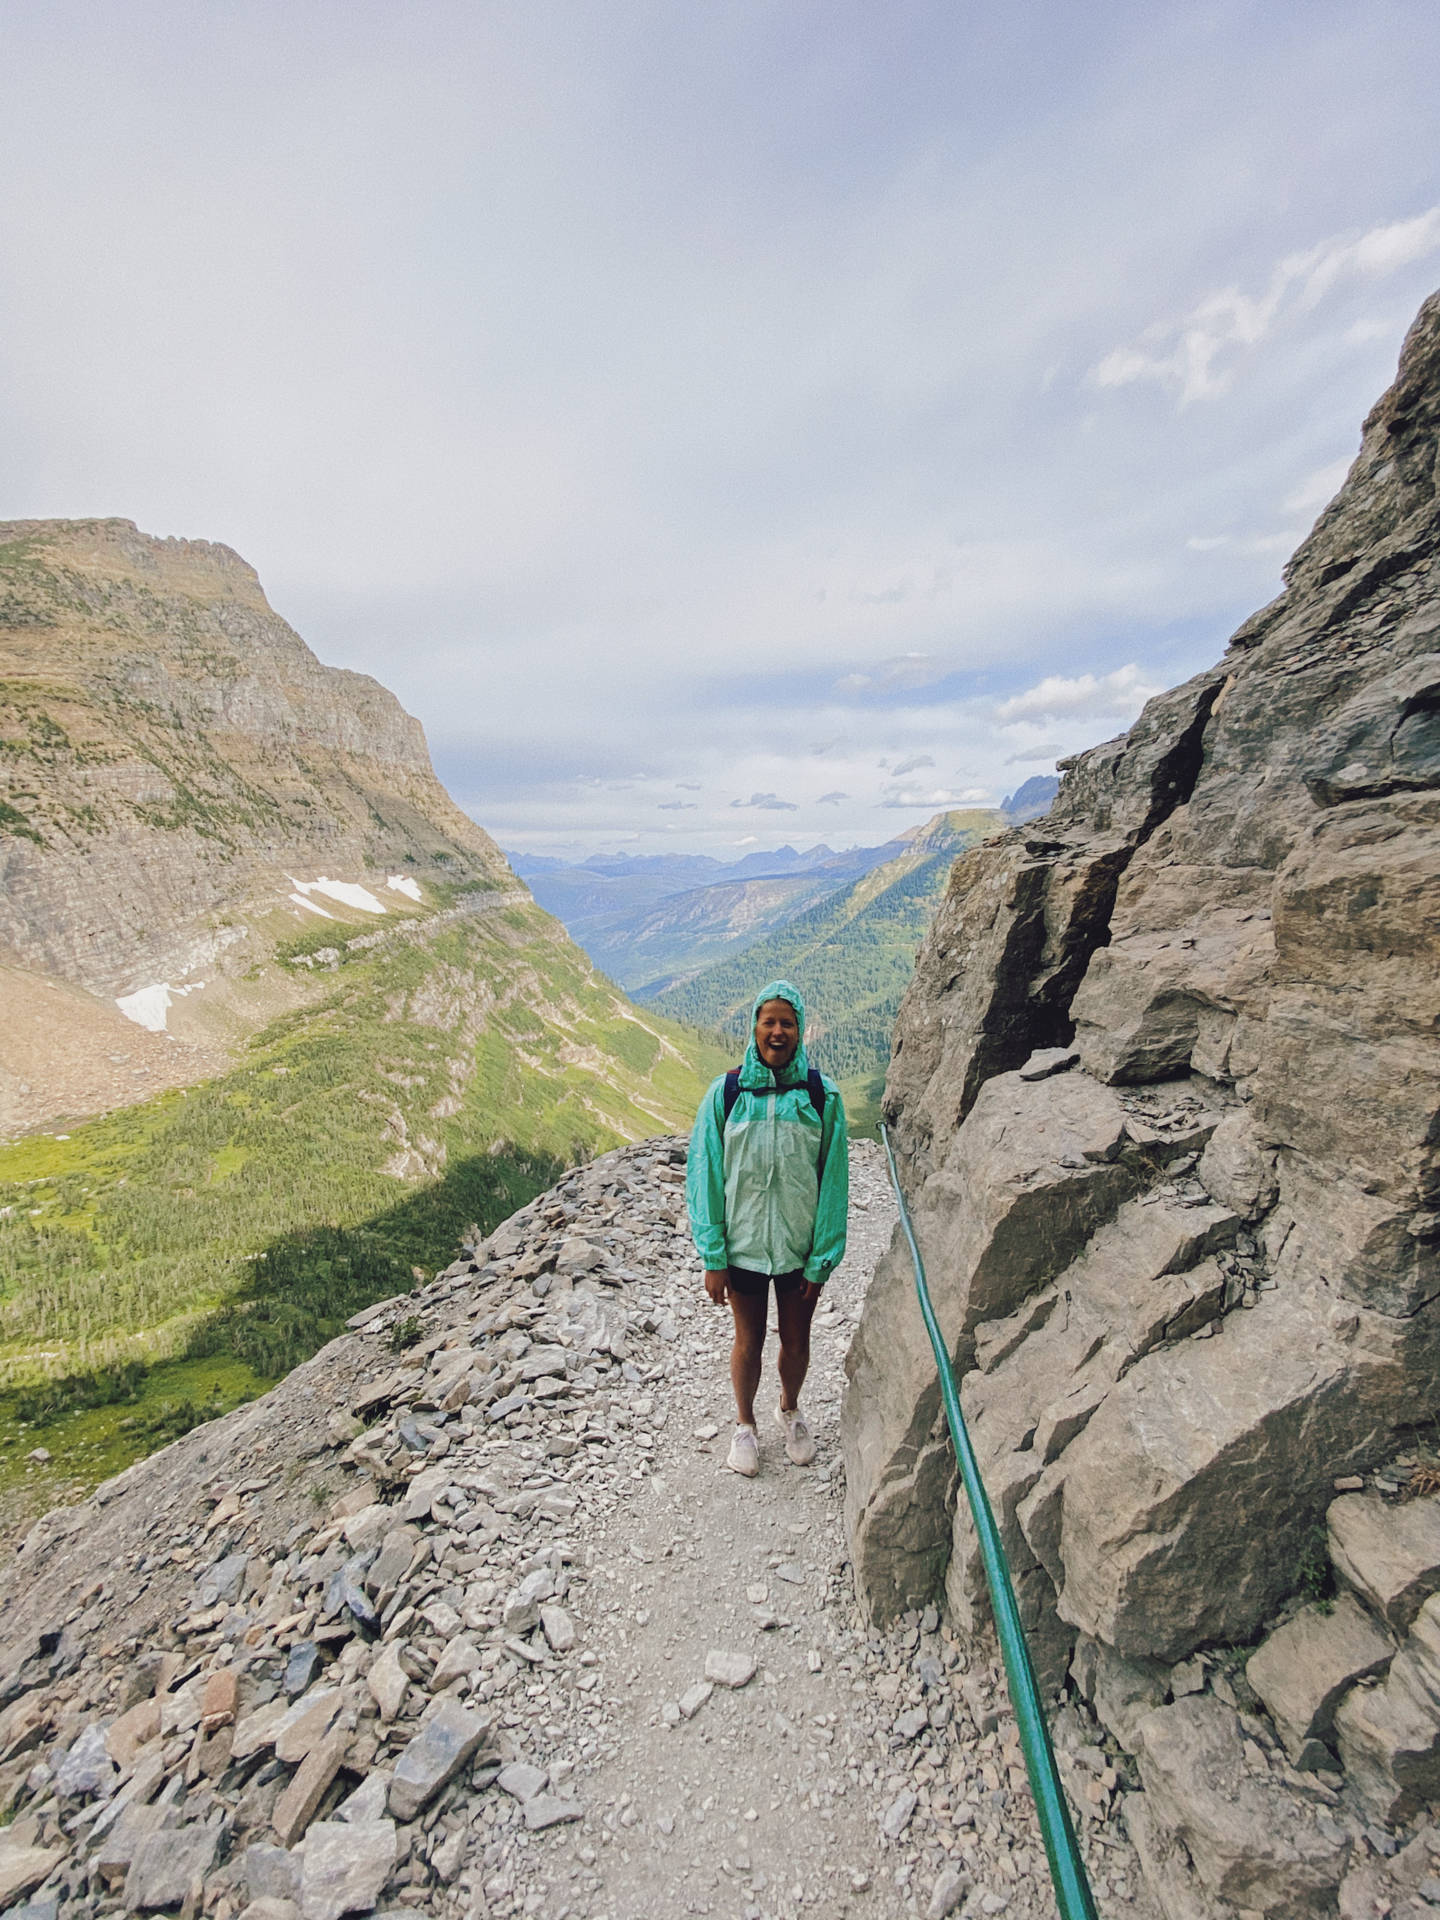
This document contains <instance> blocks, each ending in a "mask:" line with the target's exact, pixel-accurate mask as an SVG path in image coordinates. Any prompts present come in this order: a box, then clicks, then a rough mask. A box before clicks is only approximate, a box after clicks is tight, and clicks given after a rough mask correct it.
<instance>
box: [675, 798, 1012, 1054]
mask: <svg viewBox="0 0 1440 1920" xmlns="http://www.w3.org/2000/svg"><path fill="white" fill-rule="evenodd" d="M1003 824H1004V823H1003V821H1002V820H1001V818H1000V816H999V815H998V814H996V813H991V812H971V813H943V814H939V815H937V816H936V818H935V819H934V820H932V821H930V822H929V823H928V824H927V825H926V826H925V827H923V828H922V829H921V830H920V832H919V833H918V834H916V835H915V837H914V838H913V840H912V841H911V843H910V846H909V848H908V849H907V851H906V852H905V853H903V854H900V855H899V856H897V857H896V858H895V859H893V860H889V861H887V862H886V863H885V864H884V865H883V866H879V867H876V868H875V869H874V870H873V871H872V872H870V873H867V874H866V875H865V876H864V877H863V878H862V879H860V880H857V881H855V882H854V883H853V884H852V885H851V886H848V887H846V888H844V889H843V890H842V891H841V892H840V893H838V894H835V895H833V896H831V897H830V898H828V899H826V900H823V901H821V902H820V903H819V904H818V905H817V906H814V907H811V908H809V909H808V910H807V911H805V912H803V913H800V914H797V915H796V916H795V918H794V919H792V920H789V921H787V922H786V924H785V925H784V926H783V927H781V928H779V929H778V930H776V931H775V932H773V933H771V934H768V935H767V936H766V937H765V938H764V939H762V940H758V941H756V942H754V943H753V944H752V945H750V946H747V947H745V948H744V949H743V950H742V951H741V952H739V953H736V954H731V955H728V956H727V957H726V958H725V959H723V960H721V961H719V962H718V963H717V964H716V965H714V966H711V967H707V968H706V969H705V970H704V972H702V973H699V974H697V975H696V976H695V978H694V979H692V980H689V981H686V982H685V983H684V984H683V985H680V986H676V987H671V988H667V989H666V990H665V991H664V992H662V993H659V994H657V995H655V996H654V997H653V998H649V999H647V1000H646V1002H645V1004H646V1005H647V1006H649V1007H652V1008H654V1009H655V1010H656V1011H658V1012H663V1013H666V1014H668V1015H669V1016H670V1017H671V1018H673V1019H676V1020H681V1021H685V1022H688V1023H689V1024H691V1025H694V1026H701V1027H708V1028H711V1029H713V1030H717V1031H719V1032H720V1033H721V1034H723V1035H724V1036H726V1038H727V1040H729V1041H730V1042H731V1047H732V1052H733V1050H734V1048H735V1047H736V1046H738V1045H740V1044H742V1043H743V1041H744V1038H745V1032H746V1027H747V1023H748V1019H749V1011H750V1003H751V1000H752V998H753V996H754V994H755V991H756V989H757V988H758V987H761V986H763V985H764V984H765V982H766V981H767V980H772V979H777V978H784V979H789V980H793V981H794V983H795V985H796V986H798V987H799V988H800V990H801V992H802V993H803V994H804V995H805V999H806V1005H807V1007H808V1009H809V1019H810V1024H809V1029H808V1033H807V1045H808V1046H809V1048H810V1050H811V1052H812V1056H813V1059H814V1062H815V1064H816V1065H817V1066H819V1067H822V1068H823V1069H824V1070H825V1071H826V1072H827V1073H829V1074H831V1075H832V1076H833V1077H834V1078H835V1079H837V1080H841V1081H856V1080H859V1079H861V1078H863V1077H868V1076H873V1075H875V1074H876V1073H879V1072H882V1071H883V1069H884V1065H885V1062H886V1061H887V1060H888V1059H889V1057H890V1030H891V1028H892V1027H893V1025H894V1023H895V1014H896V1010H897V1009H898V1007H899V1005H900V997H901V995H902V994H903V993H904V991H905V988H906V985H907V984H908V982H909V979H910V975H911V972H912V970H913V967H914V962H915V950H916V948H917V946H918V945H919V943H920V940H921V938H922V936H923V934H924V931H925V928H926V927H927V926H928V924H929V921H930V916H931V914H932V913H933V912H934V910H935V903H936V901H937V900H938V898H939V896H940V893H941V891H942V889H943V888H944V885H945V881H946V878H947V877H948V875H949V872H950V868H951V865H952V864H953V862H954V859H955V856H956V855H957V854H958V853H960V852H962V851H963V850H964V849H965V848H966V847H968V846H973V845H974V843H975V842H976V841H977V840H982V839H984V838H986V837H987V836H988V835H989V834H991V833H994V832H996V831H997V830H998V829H999V828H1000V827H1001V826H1002V825H1003Z"/></svg>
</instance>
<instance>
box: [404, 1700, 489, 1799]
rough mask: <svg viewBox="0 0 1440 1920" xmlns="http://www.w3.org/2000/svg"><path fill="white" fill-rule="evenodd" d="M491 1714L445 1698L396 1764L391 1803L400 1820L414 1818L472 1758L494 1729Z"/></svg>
mask: <svg viewBox="0 0 1440 1920" xmlns="http://www.w3.org/2000/svg"><path fill="white" fill-rule="evenodd" d="M491 1724H492V1721H491V1716H490V1715H489V1714H481V1713H472V1712H471V1711H470V1710H469V1709H468V1708H466V1707H462V1706H461V1705H460V1703H459V1701H458V1700H455V1701H452V1700H447V1701H445V1702H444V1703H443V1704H442V1705H441V1707H440V1708H439V1709H438V1711H436V1712H435V1713H434V1714H432V1715H431V1717H430V1719H429V1720H427V1721H426V1722H425V1724H424V1725H423V1726H422V1727H421V1729H420V1731H419V1733H417V1734H416V1735H415V1737H414V1739H413V1740H411V1742H410V1744H409V1746H407V1747H406V1749H405V1751H404V1752H403V1753H402V1754H401V1756H400V1758H399V1760H398V1761H397V1762H396V1764H395V1772H394V1774H393V1776H392V1777H391V1781H390V1798H389V1806H390V1811H391V1813H392V1814H393V1815H394V1816H395V1818H396V1819H397V1820H413V1819H414V1818H415V1816H416V1814H417V1813H419V1812H420V1810H421V1809H422V1808H423V1807H427V1806H429V1804H430V1802H431V1801H432V1800H433V1799H434V1798H435V1795H436V1794H437V1793H439V1791H440V1789H441V1788H442V1787H443V1786H446V1785H447V1784H448V1783H449V1782H450V1781H451V1780H453V1779H454V1777H455V1775H456V1774H457V1773H458V1772H459V1771H460V1769H461V1768H462V1767H463V1766H465V1765H466V1763H467V1762H468V1761H470V1760H471V1759H473V1758H474V1756H475V1754H476V1753H477V1752H478V1750H479V1748H480V1745H481V1742H482V1741H483V1740H484V1738H485V1736H486V1734H487V1733H488V1732H489V1731H490V1727H491Z"/></svg>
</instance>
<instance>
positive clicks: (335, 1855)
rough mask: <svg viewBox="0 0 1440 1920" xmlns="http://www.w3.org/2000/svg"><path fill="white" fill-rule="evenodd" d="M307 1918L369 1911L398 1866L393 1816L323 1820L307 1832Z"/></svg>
mask: <svg viewBox="0 0 1440 1920" xmlns="http://www.w3.org/2000/svg"><path fill="white" fill-rule="evenodd" d="M304 1851H305V1865H304V1868H303V1870H302V1875H301V1881H300V1911H301V1914H302V1915H303V1916H304V1920H340V1916H341V1914H344V1913H369V1912H370V1911H371V1909H372V1908H373V1907H374V1906H375V1904H376V1902H377V1901H378V1900H379V1898H380V1894H381V1891H382V1889H383V1888H384V1885H385V1882H386V1881H387V1880H388V1879H389V1877H390V1875H391V1872H392V1871H393V1869H394V1866H395V1853H396V1840H395V1823H394V1821H393V1820H363V1821H357V1820H350V1821H343V1822H342V1821H339V1820H319V1821H317V1822H316V1823H315V1825H314V1826H313V1827H311V1829H310V1831H309V1832H308V1833H307V1834H306V1836H305V1850H304Z"/></svg>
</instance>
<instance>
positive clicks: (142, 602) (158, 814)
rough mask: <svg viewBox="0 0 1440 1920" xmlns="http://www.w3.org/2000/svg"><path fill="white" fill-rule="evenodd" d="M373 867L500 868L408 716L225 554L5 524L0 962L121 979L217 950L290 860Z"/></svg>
mask: <svg viewBox="0 0 1440 1920" xmlns="http://www.w3.org/2000/svg"><path fill="white" fill-rule="evenodd" d="M387 867H388V868H397V867H398V868H399V869H400V870H401V872H402V873H411V874H414V873H429V874H433V875H434V876H436V877H448V878H451V879H466V880H469V881H471V882H472V883H475V882H479V883H481V884H484V883H486V882H488V883H490V884H492V885H493V884H498V883H500V882H502V881H508V880H509V875H508V869H507V868H506V866H505V863H504V860H503V858H502V856H501V855H500V853H499V850H498V849H497V848H496V847H495V846H494V844H493V842H492V841H491V840H490V839H489V838H488V836H487V835H486V834H484V833H482V832H481V830H480V829H479V828H478V827H476V826H475V825H474V824H473V823H472V822H471V821H470V820H468V819H467V818H466V817H465V816H464V815H463V814H462V813H461V812H460V811H459V809H458V808H457V807H455V806H454V805H453V803H452V802H451V801H450V799H449V797H448V796H447V795H446V793H445V792H444V790H443V789H442V788H441V786H440V785H439V783H438V782H437V781H436V779H435V776H434V774H433V772H432V770H431V766H430V760H429V755H428V753H427V751H426V747H425V739H424V735H423V733H422V731H421V728H420V725H419V722H418V721H416V720H414V719H412V718H411V717H410V715H409V714H407V713H406V712H405V711H404V710H403V708H402V707H401V706H400V704H399V702H398V701H397V700H396V699H395V698H394V696H393V695H392V694H390V693H388V692H387V691H386V690H385V689H384V688H383V687H381V686H379V685H378V684H377V683H376V682H375V681H373V680H371V679H369V678H367V677H366V676H365V675H364V674H358V673H348V672H341V671H337V670H336V669H334V668H331V667H325V666H322V665H321V664H320V662H319V661H318V660H317V659H316V658H315V656H314V654H313V653H311V651H310V649H309V648H308V647H307V646H306V645H305V643H304V642H303V641H302V640H301V639H300V638H299V636H298V635H297V634H296V633H294V632H293V631H292V629H291V628H290V627H288V626H287V625H286V624H285V622H284V621H283V620H281V619H280V618H279V617H278V616H277V615H276V614H275V613H274V612H273V611H272V610H271V608H270V606H269V604H268V603H267V601H266V599H265V595H264V593H263V592H262V591H261V587H260V583H259V580H258V579H257V577H256V575H255V573H254V571H253V569H252V568H250V567H249V566H247V565H246V563H245V562H244V561H243V560H242V559H240V557H239V556H238V555H237V554H235V553H232V552H231V550H230V549H229V548H228V547H223V546H217V545H212V544H211V543H209V542H207V541H203V540H173V539H172V540H156V539H151V538H149V537H148V536H146V535H144V534H142V533H139V532H137V531H136V529H135V527H134V526H133V525H132V524H131V523H130V522H129V521H128V520H84V521H10V522H6V523H3V524H0V961H4V962H7V963H9V964H11V965H16V966H21V967H26V968H30V969H34V970H36V971H38V972H43V973H47V974H54V975H59V976H61V977H62V978H64V979H66V980H69V981H73V982H76V983H78V984H79V985H81V986H83V987H86V988H89V989H91V990H92V991H95V992H97V993H101V994H104V995H107V996H119V995H125V994H129V993H131V992H134V991H136V990H138V989H140V988H143V987H145V986H146V985H148V984H150V983H152V982H155V981H164V980H175V979H179V978H181V977H183V976H184V975H185V974H186V973H188V972H190V971H192V970H194V969H195V968H196V967H201V966H208V967H213V966H214V965H215V964H216V963H217V961H218V960H219V959H220V956H221V955H222V954H223V953H224V951H225V950H226V948H227V946H229V945H230V944H233V933H234V926H233V920H234V916H235V914H236V913H240V914H242V915H243V914H244V913H246V912H248V911H250V910H252V909H255V908H258V907H268V906H273V905H274V904H275V903H276V902H277V901H279V900H283V899H284V898H285V896H286V894H287V892H288V888H289V879H290V876H294V877H295V878H301V879H313V878H314V877H315V876H316V875H317V874H320V875H328V876H334V875H335V874H336V873H338V872H342V871H349V872H352V873H358V872H361V871H370V872H376V871H381V872H383V871H384V870H385V869H386V868H387ZM282 883H283V884H282ZM227 916H228V917H229V919H230V920H231V922H232V924H231V925H230V926H229V927H228V928H227V926H226V925H224V924H223V921H224V920H225V918H226V917H227ZM250 957H253V956H250Z"/></svg>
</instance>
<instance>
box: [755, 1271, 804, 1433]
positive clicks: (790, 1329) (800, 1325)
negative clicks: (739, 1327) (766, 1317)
mask: <svg viewBox="0 0 1440 1920" xmlns="http://www.w3.org/2000/svg"><path fill="white" fill-rule="evenodd" d="M819 1298H820V1295H819V1291H818V1289H816V1290H812V1289H811V1288H809V1287H799V1288H797V1289H796V1291H795V1292H794V1293H777V1294H776V1295H775V1317H776V1319H777V1320H778V1322H779V1325H780V1404H781V1406H782V1407H783V1408H784V1409H785V1411H786V1412H787V1413H793V1412H794V1411H795V1409H796V1408H797V1407H798V1406H799V1404H800V1389H801V1387H803V1386H804V1384H805V1375H806V1374H807V1373H808V1372H809V1371H810V1322H811V1321H812V1320H813V1319H814V1317H815V1305H816V1302H817V1301H818V1300H819ZM758 1378H759V1373H758V1370H757V1373H756V1379H757V1380H758ZM752 1400H753V1395H752Z"/></svg>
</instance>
